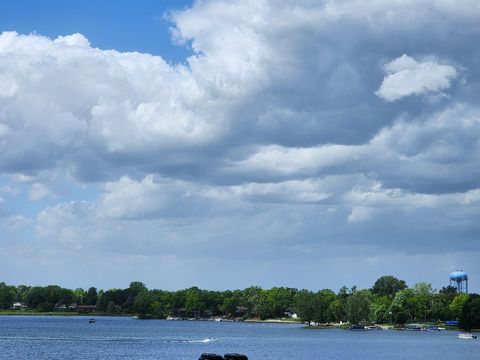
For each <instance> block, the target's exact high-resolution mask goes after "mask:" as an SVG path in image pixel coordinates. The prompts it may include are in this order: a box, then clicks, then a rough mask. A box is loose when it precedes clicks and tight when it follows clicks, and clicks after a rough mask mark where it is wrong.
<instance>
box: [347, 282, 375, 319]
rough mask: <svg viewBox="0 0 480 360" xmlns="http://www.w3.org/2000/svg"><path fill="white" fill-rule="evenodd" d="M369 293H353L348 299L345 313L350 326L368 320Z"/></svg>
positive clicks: (362, 291)
mask: <svg viewBox="0 0 480 360" xmlns="http://www.w3.org/2000/svg"><path fill="white" fill-rule="evenodd" d="M370 304H371V293H370V291H369V290H358V291H354V292H353V293H352V294H351V295H350V296H349V298H348V300H347V304H346V313H347V318H348V321H350V323H351V324H358V323H359V322H360V321H364V320H368V319H369V314H370Z"/></svg>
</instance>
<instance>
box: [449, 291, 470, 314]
mask: <svg viewBox="0 0 480 360" xmlns="http://www.w3.org/2000/svg"><path fill="white" fill-rule="evenodd" d="M467 301H468V295H467V294H463V293H461V294H457V296H455V297H454V298H453V300H452V302H451V303H450V305H449V306H448V309H449V310H450V316H451V317H452V318H453V319H459V318H460V317H461V315H462V310H463V307H464V306H465V303H466V302H467Z"/></svg>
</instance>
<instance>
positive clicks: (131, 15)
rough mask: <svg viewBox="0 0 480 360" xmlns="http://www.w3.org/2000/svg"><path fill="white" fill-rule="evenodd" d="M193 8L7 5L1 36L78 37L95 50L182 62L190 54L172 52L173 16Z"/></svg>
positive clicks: (49, 0)
mask: <svg viewBox="0 0 480 360" xmlns="http://www.w3.org/2000/svg"><path fill="white" fill-rule="evenodd" d="M191 3H192V1H183V0H178V1H174V0H159V1H155V0H142V1H131V0H119V1H118V0H117V1H114V0H105V1H94V0H85V1H62V0H45V1H31V0H19V1H3V2H2V4H1V5H0V7H1V12H0V23H1V24H2V31H6V30H13V31H16V32H18V33H22V34H29V33H33V32H36V33H38V34H41V35H44V36H48V37H52V38H56V37H57V36H59V35H68V34H72V33H77V32H79V33H82V34H83V35H85V37H87V38H88V39H90V42H91V43H92V46H94V47H99V48H102V49H116V50H119V51H139V52H147V53H150V54H156V55H161V56H162V57H163V58H164V59H166V60H168V61H172V62H181V61H183V60H185V57H186V56H188V55H189V51H188V50H187V49H186V48H185V47H179V46H172V42H171V38H170V33H169V27H170V26H171V23H170V22H169V21H168V14H169V12H170V11H171V10H179V9H182V8H185V7H187V6H189V5H191Z"/></svg>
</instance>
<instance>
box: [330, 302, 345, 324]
mask: <svg viewBox="0 0 480 360" xmlns="http://www.w3.org/2000/svg"><path fill="white" fill-rule="evenodd" d="M328 313H329V318H330V319H333V320H334V321H336V322H340V321H344V320H345V319H346V315H345V306H344V304H343V301H342V300H340V299H336V300H334V301H332V302H331V303H330V305H329V306H328Z"/></svg>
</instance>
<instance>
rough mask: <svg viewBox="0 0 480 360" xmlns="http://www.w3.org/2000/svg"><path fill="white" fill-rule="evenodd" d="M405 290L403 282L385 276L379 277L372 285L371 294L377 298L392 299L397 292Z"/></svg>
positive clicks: (405, 286) (405, 285)
mask: <svg viewBox="0 0 480 360" xmlns="http://www.w3.org/2000/svg"><path fill="white" fill-rule="evenodd" d="M406 288H407V284H406V283H405V281H403V280H399V279H397V278H396V277H394V276H391V275H386V276H382V277H380V278H379V279H378V280H377V281H375V284H374V285H373V288H372V292H373V293H374V294H376V295H379V296H390V297H393V296H394V295H395V294H396V293H397V292H398V291H400V290H404V289H406Z"/></svg>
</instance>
